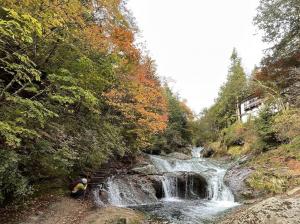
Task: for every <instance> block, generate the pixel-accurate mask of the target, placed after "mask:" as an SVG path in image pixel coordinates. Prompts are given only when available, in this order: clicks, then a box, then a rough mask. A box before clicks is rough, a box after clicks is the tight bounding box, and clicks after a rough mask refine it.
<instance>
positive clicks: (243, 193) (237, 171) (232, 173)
mask: <svg viewBox="0 0 300 224" xmlns="http://www.w3.org/2000/svg"><path fill="white" fill-rule="evenodd" d="M253 172H254V169H252V168H249V167H240V166H239V165H237V166H234V167H232V168H231V169H229V170H228V171H227V172H226V174H225V176H224V182H225V184H226V185H227V186H228V187H229V188H230V190H231V191H232V193H233V195H234V197H235V200H236V201H241V200H245V199H251V198H254V197H255V196H257V194H256V193H255V192H254V191H253V190H252V189H251V188H249V187H248V186H247V184H246V182H245V181H246V179H247V178H248V177H249V176H250V175H251V174H252V173H253Z"/></svg>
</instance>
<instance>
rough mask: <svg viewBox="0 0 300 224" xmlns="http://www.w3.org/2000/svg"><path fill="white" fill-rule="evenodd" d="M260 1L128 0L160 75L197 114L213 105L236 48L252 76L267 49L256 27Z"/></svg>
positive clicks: (141, 39)
mask: <svg viewBox="0 0 300 224" xmlns="http://www.w3.org/2000/svg"><path fill="white" fill-rule="evenodd" d="M258 2H259V0H129V1H128V8H129V9H130V10H131V11H132V12H133V15H134V17H135V18H136V22H137V24H138V26H139V28H140V30H141V37H139V41H140V42H143V41H145V42H146V46H147V49H148V50H149V52H150V55H151V57H152V58H153V59H154V60H155V61H156V63H157V66H158V74H159V75H160V76H162V77H163V76H164V77H169V78H170V79H172V80H174V81H175V82H174V83H172V85H173V89H174V90H175V91H177V92H179V94H180V96H181V98H183V99H186V100H187V104H188V105H189V106H190V107H191V109H192V110H194V111H195V112H196V113H199V112H200V111H201V110H202V109H203V108H204V107H209V106H211V105H212V104H213V102H214V99H215V98H216V97H217V95H218V90H219V88H220V86H221V85H222V83H224V82H225V80H226V76H227V71H228V67H229V63H230V62H229V58H230V55H231V52H232V49H233V48H234V47H236V48H237V51H238V53H239V55H240V56H241V57H242V62H243V66H244V68H245V69H246V72H247V73H248V74H249V73H250V72H251V70H252V69H253V67H254V65H255V64H256V65H259V62H260V59H261V57H262V55H263V49H265V48H266V46H265V45H264V44H263V43H262V42H261V36H260V35H258V34H257V30H256V28H255V27H254V26H253V24H252V19H253V17H254V16H255V14H256V12H255V11H256V7H257V6H258Z"/></svg>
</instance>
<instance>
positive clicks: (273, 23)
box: [254, 0, 300, 60]
mask: <svg viewBox="0 0 300 224" xmlns="http://www.w3.org/2000/svg"><path fill="white" fill-rule="evenodd" d="M257 10H258V13H257V15H256V17H255V18H254V23H255V25H257V26H258V28H259V29H261V30H262V31H264V36H263V41H265V42H267V43H270V44H272V45H273V46H272V47H271V49H270V50H271V53H272V54H273V57H274V58H275V60H277V59H278V58H281V57H286V56H289V55H293V54H295V53H297V51H299V48H300V27H299V24H300V1H299V0H261V1H260V4H259V7H258V9H257Z"/></svg>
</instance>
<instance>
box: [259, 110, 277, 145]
mask: <svg viewBox="0 0 300 224" xmlns="http://www.w3.org/2000/svg"><path fill="white" fill-rule="evenodd" d="M273 116H274V112H273V109H272V107H270V106H265V107H264V108H263V109H262V110H261V111H260V113H259V116H258V118H257V119H255V122H254V123H255V130H256V133H257V136H258V139H257V141H256V142H254V148H255V149H257V150H259V151H266V150H269V149H271V148H272V147H275V146H277V145H278V144H279V143H278V141H277V138H276V133H275V131H274V129H273V127H272V120H273Z"/></svg>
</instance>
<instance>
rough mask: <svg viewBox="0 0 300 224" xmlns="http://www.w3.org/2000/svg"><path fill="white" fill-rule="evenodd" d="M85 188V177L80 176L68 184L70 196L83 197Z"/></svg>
mask: <svg viewBox="0 0 300 224" xmlns="http://www.w3.org/2000/svg"><path fill="white" fill-rule="evenodd" d="M86 188H87V179H86V178H81V179H78V180H75V181H73V182H72V183H71V185H70V190H71V196H72V197H73V198H80V197H84V195H85V191H86Z"/></svg>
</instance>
